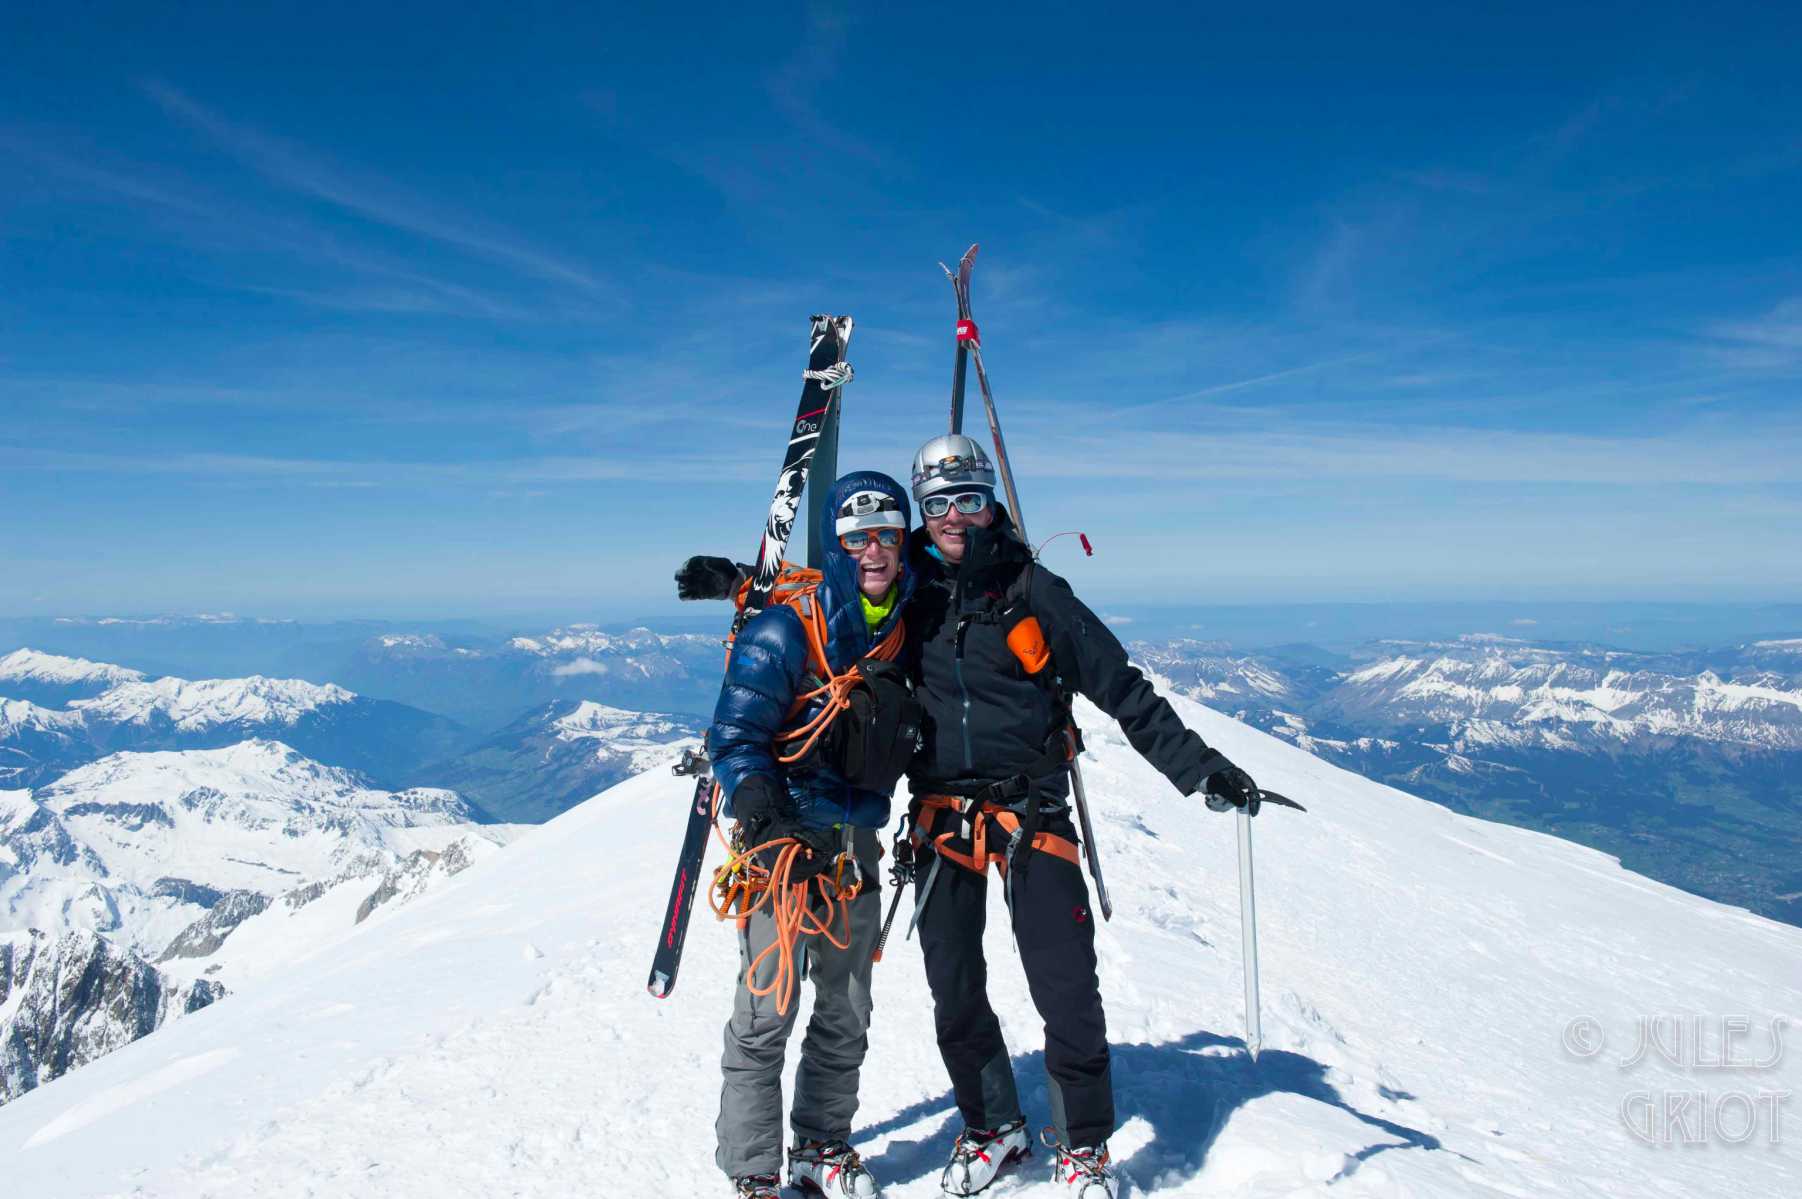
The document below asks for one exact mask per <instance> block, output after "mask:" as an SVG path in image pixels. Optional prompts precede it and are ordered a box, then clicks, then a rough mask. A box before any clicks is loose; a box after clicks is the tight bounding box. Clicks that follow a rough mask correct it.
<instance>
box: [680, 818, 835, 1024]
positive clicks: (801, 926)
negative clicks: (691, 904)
mask: <svg viewBox="0 0 1802 1199" xmlns="http://www.w3.org/2000/svg"><path fill="white" fill-rule="evenodd" d="M768 850H775V851H776V864H775V865H774V866H773V867H771V868H770V869H769V870H765V869H763V867H761V866H760V865H758V863H757V855H758V854H761V853H764V852H766V851H768ZM804 852H806V850H805V849H804V847H803V846H802V844H801V843H800V842H799V841H797V840H795V839H794V838H793V837H778V838H777V839H775V840H773V841H765V842H764V843H763V844H761V845H755V846H752V847H751V848H749V849H745V850H738V851H735V852H733V853H732V854H731V856H729V857H728V858H727V859H726V862H725V864H724V865H722V866H721V867H720V868H719V869H718V870H715V871H714V872H713V890H712V892H711V893H710V894H709V895H708V898H707V902H708V903H709V904H710V905H711V906H712V908H713V914H714V915H715V916H717V917H718V918H719V919H721V920H736V921H738V922H739V926H740V927H741V928H742V927H743V926H744V923H745V921H747V920H749V919H750V918H751V915H752V914H753V913H755V912H758V911H761V910H762V909H763V908H764V907H765V906H768V908H769V910H770V917H771V919H772V920H774V921H775V924H776V935H775V937H774V938H773V939H772V940H771V941H770V943H769V944H768V945H766V946H764V947H763V949H762V950H761V951H760V952H759V953H758V954H757V956H756V957H754V958H752V959H751V961H750V962H749V963H748V964H747V965H746V966H745V989H746V990H747V991H749V992H750V993H751V994H753V995H756V996H760V997H761V996H764V995H771V994H773V995H775V997H776V1014H777V1015H778V1016H783V1015H787V1014H788V1005H789V1004H790V1003H792V1002H793V1001H794V997H795V984H796V981H797V980H798V979H799V977H800V975H799V972H798V971H797V969H796V966H795V950H796V948H797V947H798V946H799V945H800V941H801V938H802V937H813V936H820V937H825V938H826V942H827V944H829V945H831V946H832V947H833V948H835V949H849V948H850V946H851V901H852V900H853V899H855V898H856V897H857V896H858V894H859V893H860V892H861V891H862V890H863V880H862V876H861V875H857V876H856V877H854V878H853V879H852V880H851V881H850V883H849V885H846V884H845V882H844V879H843V870H844V862H845V861H847V860H849V858H848V855H841V857H840V859H839V867H838V870H836V871H835V872H834V876H833V877H830V878H829V877H828V876H827V875H824V874H818V875H815V876H814V877H812V878H810V879H803V880H802V881H800V882H795V881H793V880H792V879H791V877H790V876H791V875H792V874H793V872H794V867H795V863H796V862H797V861H798V860H799V859H800V857H801V855H802V853H804ZM816 890H817V893H818V896H819V898H820V899H821V900H823V901H824V902H825V906H826V913H825V915H824V918H823V919H822V917H821V915H819V914H817V913H815V911H814V909H813V900H814V893H815V892H816ZM834 909H837V910H836V912H835V911H834ZM835 916H836V917H839V918H842V921H843V926H844V931H843V933H842V935H839V936H835V935H834V934H833V931H832V928H833V925H834V924H835V923H838V922H839V921H838V920H837V919H835ZM772 954H774V955H775V958H776V973H775V977H774V978H772V979H771V980H770V981H769V982H768V983H767V984H764V985H762V986H759V985H758V983H757V972H758V971H759V970H760V969H761V968H762V966H763V964H764V962H765V961H766V960H767V959H768V958H769V957H770V955H772Z"/></svg>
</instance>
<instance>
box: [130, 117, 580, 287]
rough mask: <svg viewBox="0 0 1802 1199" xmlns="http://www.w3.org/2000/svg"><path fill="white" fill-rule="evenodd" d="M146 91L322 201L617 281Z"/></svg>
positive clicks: (474, 248)
mask: <svg viewBox="0 0 1802 1199" xmlns="http://www.w3.org/2000/svg"><path fill="white" fill-rule="evenodd" d="M143 86H144V90H145V92H146V93H147V94H148V95H149V96H150V97H151V98H152V99H153V100H155V101H156V102H157V104H159V105H160V106H161V107H162V108H163V109H164V111H166V112H168V113H169V114H170V115H171V116H173V117H175V118H177V119H179V120H181V121H183V122H185V123H186V124H188V125H190V126H192V127H194V128H196V129H199V130H200V131H201V132H203V133H205V134H207V135H208V136H210V137H211V138H213V140H214V141H216V142H217V143H218V144H219V145H220V146H222V147H223V148H224V149H226V150H227V151H228V152H230V153H231V154H232V155H233V156H234V157H236V158H238V159H239V160H240V161H242V162H244V163H245V164H247V165H249V166H250V167H252V168H253V169H255V170H257V171H258V172H259V173H261V174H262V175H263V176H265V177H266V178H268V179H270V180H271V181H273V182H275V183H277V184H279V185H281V186H283V187H286V188H288V189H290V190H292V191H295V192H299V193H301V194H303V195H307V196H311V197H313V198H314V199H318V200H323V201H325V202H326V203H328V204H331V205H333V206H335V207H337V208H340V209H342V210H344V211H346V212H350V213H353V214H355V215H357V216H360V217H362V218H364V219H366V220H370V221H374V222H376V223H378V224H382V225H386V226H387V227H389V228H391V229H396V230H399V231H400V232H403V233H407V234H411V235H413V236H415V237H421V238H426V239H428V240H431V241H436V242H439V243H441V244H443V245H447V246H451V247H453V248H455V249H458V250H461V251H463V252H465V253H469V254H473V255H476V256H478V257H482V258H486V259H488V260H490V261H492V262H497V263H500V264H502V265H506V266H509V267H512V268H515V269H517V270H521V271H525V272H527V273H529V274H532V275H535V276H537V277H539V278H541V279H545V280H549V281H551V282H554V283H560V284H565V285H568V286H572V287H576V288H580V289H581V290H583V291H586V292H590V293H594V294H611V293H612V292H613V291H614V286H613V284H612V283H610V282H609V281H607V280H605V279H603V278H601V277H600V276H598V275H596V274H594V273H593V272H592V271H590V270H589V269H587V268H586V267H584V266H582V265H581V264H578V263H575V262H571V261H569V260H567V259H564V258H561V257H558V256H557V255H555V254H552V253H550V252H548V251H545V250H541V249H539V248H537V247H535V246H531V245H528V244H526V243H525V242H523V241H521V240H519V239H517V238H515V237H512V236H511V235H509V234H506V233H504V232H500V231H497V230H493V229H489V228H485V227H482V226H480V225H479V224H477V223H475V222H472V221H470V220H467V219H465V218H461V217H458V216H453V215H450V214H447V213H444V212H441V211H438V210H437V209H435V208H434V207H433V206H431V205H430V204H428V203H426V202H424V201H421V200H419V199H418V198H416V197H413V196H409V195H407V194H406V193H405V192H403V191H402V190H401V189H400V188H398V187H396V186H395V185H393V184H390V183H387V182H385V181H381V180H376V179H372V178H368V177H358V176H354V175H352V174H351V173H349V172H347V171H345V170H344V169H342V168H340V167H337V166H334V165H332V164H330V163H328V162H326V161H325V160H323V159H321V158H319V157H317V156H315V155H313V154H312V153H310V152H308V151H307V150H305V149H303V148H301V147H299V146H297V145H294V144H293V143H291V142H288V141H286V140H285V139H281V138H277V137H274V136H272V135H270V134H266V133H263V132H261V131H259V130H255V129H252V128H250V127H249V126H246V125H243V124H240V123H238V122H235V121H231V120H228V119H226V118H225V117H223V116H221V115H219V114H218V113H216V112H214V111H213V110H212V109H210V108H208V107H206V106H205V105H203V104H200V103H199V102H197V101H195V100H193V99H192V98H190V97H189V96H188V95H186V94H185V93H184V92H182V91H180V90H179V89H177V88H174V87H171V86H170V85H168V84H166V83H162V82H158V81H151V82H147V83H145V84H144V85H143Z"/></svg>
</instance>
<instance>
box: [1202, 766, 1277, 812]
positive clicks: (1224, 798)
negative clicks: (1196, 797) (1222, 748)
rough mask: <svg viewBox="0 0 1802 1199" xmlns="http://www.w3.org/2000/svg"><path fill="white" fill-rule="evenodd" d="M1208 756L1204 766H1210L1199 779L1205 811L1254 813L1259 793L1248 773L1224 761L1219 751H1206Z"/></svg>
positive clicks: (1260, 801)
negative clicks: (1200, 779) (1207, 809)
mask: <svg viewBox="0 0 1802 1199" xmlns="http://www.w3.org/2000/svg"><path fill="white" fill-rule="evenodd" d="M1208 757H1209V758H1210V759H1211V761H1210V762H1209V763H1207V765H1211V766H1212V767H1213V769H1212V770H1210V771H1208V774H1207V777H1205V778H1203V779H1202V781H1201V791H1202V794H1203V795H1204V796H1205V797H1206V800H1207V805H1208V808H1209V810H1211V811H1215V812H1231V811H1234V810H1235V809H1238V808H1244V809H1245V813H1246V815H1248V816H1256V815H1257V814H1258V806H1259V805H1260V803H1262V796H1263V792H1261V791H1260V790H1258V785H1257V784H1256V783H1254V782H1252V780H1251V776H1250V775H1249V774H1246V773H1245V772H1244V771H1243V770H1240V769H1239V768H1238V767H1237V766H1234V765H1233V764H1232V763H1231V762H1229V761H1227V760H1226V757H1225V756H1224V755H1223V754H1218V753H1212V752H1210V753H1209V755H1208Z"/></svg>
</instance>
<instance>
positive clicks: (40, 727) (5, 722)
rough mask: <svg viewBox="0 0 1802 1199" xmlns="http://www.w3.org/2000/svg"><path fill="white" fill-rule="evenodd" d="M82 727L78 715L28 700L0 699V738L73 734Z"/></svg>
mask: <svg viewBox="0 0 1802 1199" xmlns="http://www.w3.org/2000/svg"><path fill="white" fill-rule="evenodd" d="M81 726H82V720H81V717H80V715H78V714H77V713H74V712H59V711H57V710H56V709H55V708H44V707H40V706H38V705H37V704H34V703H31V702H30V701H29V700H23V699H3V698H0V737H8V736H13V735H15V734H18V733H21V732H24V731H26V730H31V731H33V732H43V733H49V732H73V731H75V730H77V729H79V728H81Z"/></svg>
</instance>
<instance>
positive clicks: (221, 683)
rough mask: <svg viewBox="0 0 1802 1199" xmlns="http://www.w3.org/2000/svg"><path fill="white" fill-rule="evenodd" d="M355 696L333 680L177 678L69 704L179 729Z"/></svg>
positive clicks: (291, 714)
mask: <svg viewBox="0 0 1802 1199" xmlns="http://www.w3.org/2000/svg"><path fill="white" fill-rule="evenodd" d="M356 698H357V697H356V695H355V694H354V693H352V692H349V691H346V690H345V689H344V688H342V687H339V686H337V685H336V684H333V683H326V684H323V685H321V684H318V683H309V682H306V681H304V680H302V679H271V678H265V677H264V676H262V675H252V676H251V677H249V678H245V679H199V680H191V679H177V678H164V679H157V680H155V681H154V682H132V683H125V684H123V685H121V686H118V687H114V688H112V689H111V690H109V691H106V692H105V693H103V694H101V695H98V696H95V697H94V698H93V699H86V700H77V701H75V702H74V703H72V704H70V707H72V708H77V709H80V710H81V711H83V712H86V713H87V714H89V715H91V716H93V717H96V718H98V719H100V720H104V721H106V722H107V723H110V724H148V723H151V722H152V721H158V722H160V721H167V722H169V723H170V724H173V725H174V726H175V727H176V728H178V729H182V730H196V729H205V728H211V727H213V726H216V725H222V724H277V725H281V724H293V723H294V722H295V721H297V720H299V719H300V718H301V717H302V716H305V715H306V714H308V713H310V712H313V711H316V710H318V709H320V708H324V707H328V706H330V705H333V704H347V703H350V702H352V701H354V700H355V699H356Z"/></svg>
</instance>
